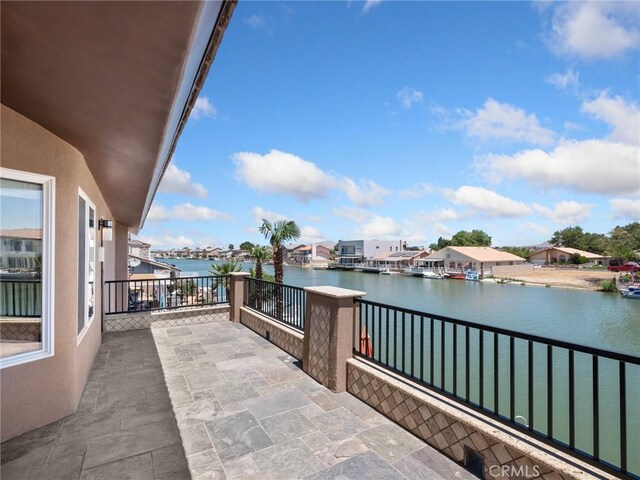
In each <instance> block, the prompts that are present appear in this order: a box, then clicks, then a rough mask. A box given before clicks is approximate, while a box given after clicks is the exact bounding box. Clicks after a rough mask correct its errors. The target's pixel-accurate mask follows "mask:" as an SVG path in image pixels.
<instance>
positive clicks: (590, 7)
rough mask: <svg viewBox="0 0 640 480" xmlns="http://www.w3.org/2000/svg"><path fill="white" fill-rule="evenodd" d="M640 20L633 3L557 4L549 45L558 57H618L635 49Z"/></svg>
mask: <svg viewBox="0 0 640 480" xmlns="http://www.w3.org/2000/svg"><path fill="white" fill-rule="evenodd" d="M639 17H640V15H639V13H638V7H637V3H636V2H591V1H589V2H560V3H558V4H556V5H555V8H554V10H553V18H552V21H551V28H552V32H551V35H550V38H549V45H550V47H551V49H552V50H554V51H555V52H556V53H558V54H568V55H575V56H578V57H582V58H585V59H608V58H614V57H618V56H620V55H622V54H624V53H625V52H627V51H629V50H637V49H638V41H639V36H638V27H637V25H638V20H639Z"/></svg>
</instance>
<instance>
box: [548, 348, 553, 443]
mask: <svg viewBox="0 0 640 480" xmlns="http://www.w3.org/2000/svg"><path fill="white" fill-rule="evenodd" d="M552 349H553V347H552V346H551V345H547V438H549V439H551V438H553V350H552Z"/></svg>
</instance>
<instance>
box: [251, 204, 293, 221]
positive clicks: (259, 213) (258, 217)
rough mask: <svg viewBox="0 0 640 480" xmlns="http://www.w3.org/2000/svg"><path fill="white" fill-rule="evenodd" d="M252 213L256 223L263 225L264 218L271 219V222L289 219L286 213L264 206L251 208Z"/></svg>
mask: <svg viewBox="0 0 640 480" xmlns="http://www.w3.org/2000/svg"><path fill="white" fill-rule="evenodd" d="M251 215H253V219H254V221H255V223H256V224H258V225H262V219H263V218H264V219H265V220H269V221H270V222H277V221H278V220H287V216H286V215H282V214H281V213H276V212H272V211H271V210H265V209H264V208H262V207H253V208H252V209H251Z"/></svg>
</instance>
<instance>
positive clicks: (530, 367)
mask: <svg viewBox="0 0 640 480" xmlns="http://www.w3.org/2000/svg"><path fill="white" fill-rule="evenodd" d="M528 349H529V350H528V352H529V353H528V362H529V365H528V367H527V370H528V371H527V373H528V377H529V382H528V385H527V389H528V391H527V394H528V397H529V408H528V414H529V431H531V432H532V431H533V418H534V417H533V342H532V341H531V340H529V341H528Z"/></svg>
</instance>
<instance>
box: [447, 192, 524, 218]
mask: <svg viewBox="0 0 640 480" xmlns="http://www.w3.org/2000/svg"><path fill="white" fill-rule="evenodd" d="M444 195H445V197H446V198H447V199H448V200H450V201H452V202H453V203H455V204H457V205H464V206H466V207H469V208H471V209H473V210H474V211H476V212H481V213H484V214H485V215H488V216H490V217H521V216H523V215H528V214H529V213H531V208H530V207H528V206H527V205H526V204H524V203H522V202H517V201H515V200H512V199H510V198H507V197H503V196H502V195H500V194H498V193H496V192H494V191H491V190H487V189H486V188H482V187H472V186H468V185H465V186H462V187H460V188H458V189H457V190H451V189H449V190H445V192H444Z"/></svg>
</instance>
